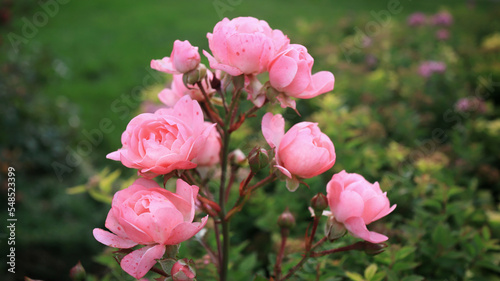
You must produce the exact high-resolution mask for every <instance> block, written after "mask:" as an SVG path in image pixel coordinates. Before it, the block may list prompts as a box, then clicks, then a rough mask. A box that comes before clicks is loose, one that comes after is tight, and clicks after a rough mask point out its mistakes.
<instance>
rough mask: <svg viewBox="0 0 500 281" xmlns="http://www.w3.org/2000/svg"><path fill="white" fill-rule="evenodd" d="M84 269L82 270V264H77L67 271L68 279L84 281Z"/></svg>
mask: <svg viewBox="0 0 500 281" xmlns="http://www.w3.org/2000/svg"><path fill="white" fill-rule="evenodd" d="M85 275H86V273H85V268H83V266H82V263H81V262H78V263H77V264H76V265H75V266H73V267H72V268H71V270H70V271H69V277H70V278H71V280H73V281H80V280H85Z"/></svg>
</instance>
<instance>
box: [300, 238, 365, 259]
mask: <svg viewBox="0 0 500 281" xmlns="http://www.w3.org/2000/svg"><path fill="white" fill-rule="evenodd" d="M364 248H365V242H364V241H360V242H356V243H354V244H351V245H348V246H344V247H340V248H336V249H330V250H326V251H322V252H313V253H311V255H310V256H311V257H322V256H326V255H330V254H334V253H338V252H346V251H352V250H363V249H364Z"/></svg>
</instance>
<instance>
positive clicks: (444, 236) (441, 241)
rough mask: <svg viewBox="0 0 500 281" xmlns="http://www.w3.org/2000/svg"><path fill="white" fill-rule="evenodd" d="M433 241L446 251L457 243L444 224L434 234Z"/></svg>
mask: <svg viewBox="0 0 500 281" xmlns="http://www.w3.org/2000/svg"><path fill="white" fill-rule="evenodd" d="M432 241H433V242H434V243H435V244H437V245H441V246H442V247H443V248H445V249H446V248H448V247H450V246H451V245H453V244H455V242H456V241H455V239H454V237H453V236H452V235H450V230H449V228H448V227H447V226H445V225H443V224H439V225H438V226H437V227H436V228H435V229H434V231H433V232H432Z"/></svg>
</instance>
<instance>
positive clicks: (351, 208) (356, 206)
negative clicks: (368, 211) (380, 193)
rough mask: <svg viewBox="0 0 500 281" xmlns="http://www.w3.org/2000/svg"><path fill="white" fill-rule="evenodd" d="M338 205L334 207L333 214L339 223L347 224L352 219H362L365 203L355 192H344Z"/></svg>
mask: <svg viewBox="0 0 500 281" xmlns="http://www.w3.org/2000/svg"><path fill="white" fill-rule="evenodd" d="M336 203H337V204H334V205H333V206H332V213H333V215H334V216H335V218H336V220H337V221H339V222H345V221H346V220H347V219H349V218H351V217H361V214H363V210H364V204H365V203H364V201H363V198H361V196H359V194H358V193H356V192H354V191H349V190H344V191H343V192H342V193H341V194H340V197H339V202H336Z"/></svg>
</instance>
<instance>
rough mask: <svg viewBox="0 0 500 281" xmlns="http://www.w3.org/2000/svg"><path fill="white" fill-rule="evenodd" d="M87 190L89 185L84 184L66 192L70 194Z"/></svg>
mask: <svg viewBox="0 0 500 281" xmlns="http://www.w3.org/2000/svg"><path fill="white" fill-rule="evenodd" d="M85 191H87V187H86V186H85V185H84V184H82V185H78V186H74V187H70V188H68V189H66V193H67V194H70V195H73V194H78V193H83V192H85Z"/></svg>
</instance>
